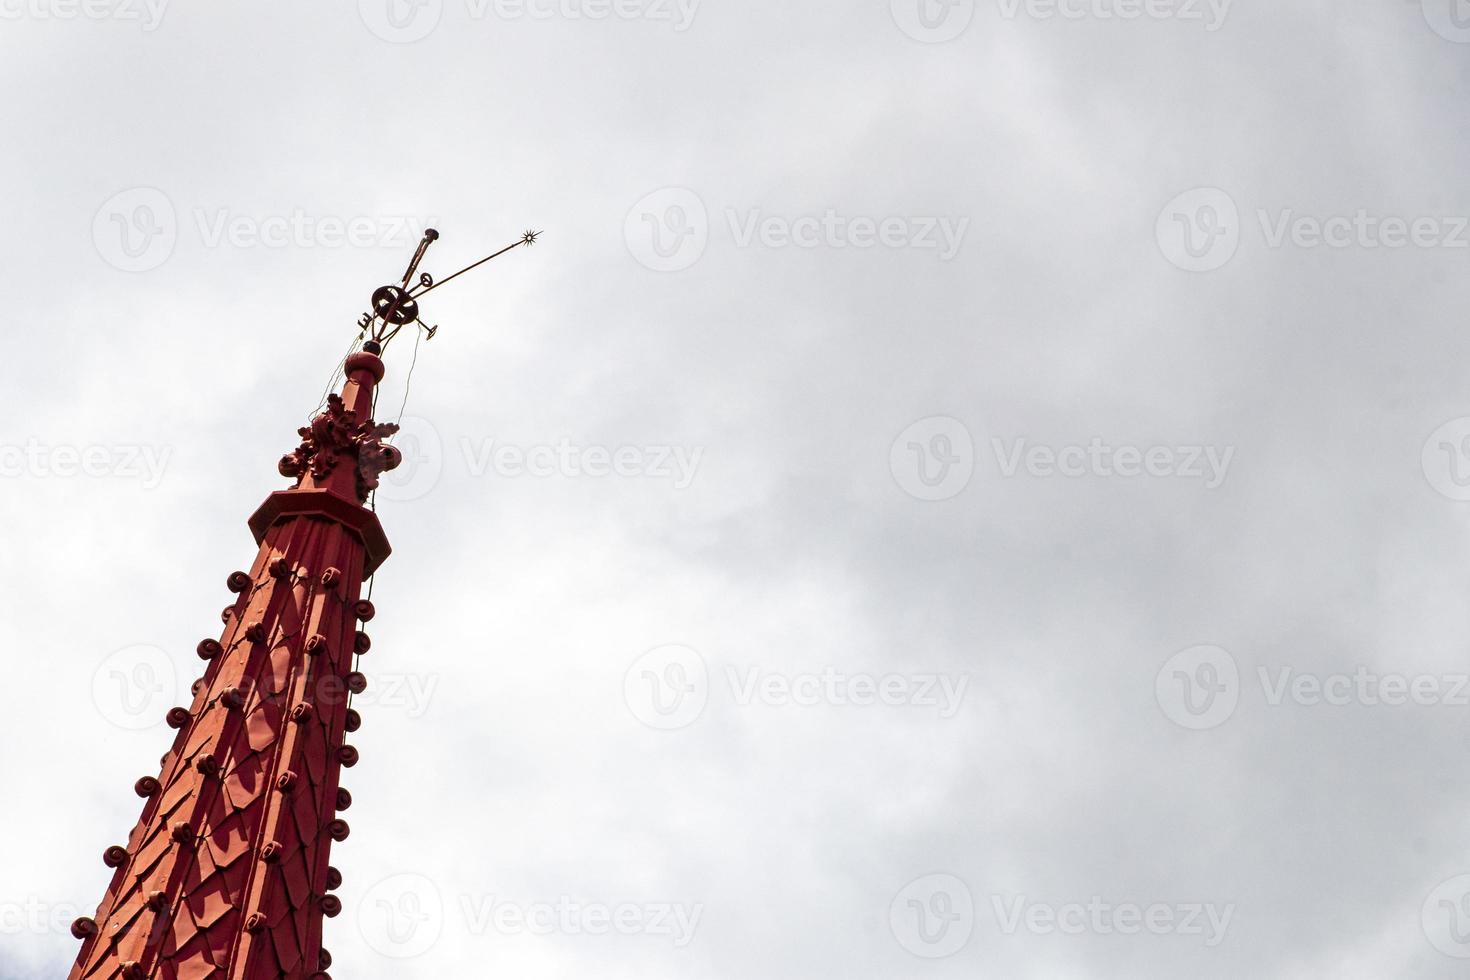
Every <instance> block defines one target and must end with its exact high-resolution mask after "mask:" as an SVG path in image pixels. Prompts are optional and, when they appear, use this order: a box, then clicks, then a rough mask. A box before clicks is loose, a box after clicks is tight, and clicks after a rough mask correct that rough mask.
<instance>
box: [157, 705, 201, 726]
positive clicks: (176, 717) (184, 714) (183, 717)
mask: <svg viewBox="0 0 1470 980" xmlns="http://www.w3.org/2000/svg"><path fill="white" fill-rule="evenodd" d="M193 717H194V716H193V715H192V714H190V713H189V709H188V708H169V709H168V714H167V715H166V716H165V717H164V721H167V722H168V727H170V728H174V729H178V728H183V727H184V726H185V725H187V724H189V721H190V719H192V718H193Z"/></svg>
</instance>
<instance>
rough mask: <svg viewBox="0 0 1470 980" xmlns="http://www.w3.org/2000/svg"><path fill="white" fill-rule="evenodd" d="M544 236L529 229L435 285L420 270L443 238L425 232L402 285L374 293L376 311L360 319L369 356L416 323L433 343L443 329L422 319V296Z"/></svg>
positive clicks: (372, 309)
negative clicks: (420, 307)
mask: <svg viewBox="0 0 1470 980" xmlns="http://www.w3.org/2000/svg"><path fill="white" fill-rule="evenodd" d="M540 236H541V232H539V231H531V230H530V229H527V230H526V231H525V232H524V233H523V234H522V235H521V238H520V241H518V242H514V243H512V244H510V245H507V246H506V247H505V248H502V249H501V250H500V251H498V252H495V253H492V254H490V255H487V256H485V257H484V258H483V259H481V260H480V261H478V262H474V263H471V264H470V265H467V266H465V267H464V268H463V269H460V270H459V271H458V272H456V273H454V275H452V276H448V277H446V278H444V279H442V280H440V281H439V282H435V281H434V277H433V276H431V275H429V274H428V273H427V272H419V271H418V270H419V263H420V262H422V261H423V258H424V253H425V252H426V251H428V249H429V246H430V245H432V244H433V243H434V242H436V241H438V239H439V233H438V232H437V231H435V230H434V229H433V228H429V229H427V230H425V231H424V237H423V240H422V241H420V242H419V247H418V249H417V250H415V252H414V253H413V258H412V259H411V260H409V263H408V269H407V270H406V271H405V272H404V273H403V280H402V282H400V283H399V284H398V285H389V286H380V287H378V288H377V289H376V290H374V291H373V299H372V308H371V309H370V310H368V311H367V312H366V313H364V314H362V316H361V317H359V318H358V321H357V326H358V328H359V330H361V332H362V336H364V337H366V338H367V339H365V340H364V341H363V344H362V349H363V350H364V351H366V352H368V353H369V354H381V353H383V349H384V348H385V347H387V346H388V342H389V341H390V340H392V339H393V338H394V337H396V336H398V331H400V330H402V329H403V328H404V327H405V326H407V325H408V324H410V323H412V324H416V325H417V326H418V328H419V329H420V330H422V331H424V339H425V340H433V339H434V334H436V333H438V332H439V326H438V324H435V325H434V326H432V327H431V326H429V325H428V324H427V323H425V322H424V321H423V320H422V319H420V318H419V302H418V301H419V298H420V297H421V296H423V295H424V294H425V293H428V292H430V291H432V290H435V289H438V288H439V287H440V286H442V285H444V284H445V283H447V282H449V281H450V280H451V279H454V278H456V277H458V276H462V275H464V274H465V273H466V272H469V271H470V270H471V269H476V268H479V267H480V266H482V265H484V264H485V263H486V262H489V261H490V260H491V259H495V258H499V257H500V256H502V255H504V254H505V253H506V252H509V251H510V250H511V249H513V248H519V247H520V246H522V245H534V244H536V239H537V238H539V237H540ZM415 273H417V274H418V281H417V282H414V283H413V285H411V286H410V285H409V283H410V282H411V281H412V280H413V278H414V275H415Z"/></svg>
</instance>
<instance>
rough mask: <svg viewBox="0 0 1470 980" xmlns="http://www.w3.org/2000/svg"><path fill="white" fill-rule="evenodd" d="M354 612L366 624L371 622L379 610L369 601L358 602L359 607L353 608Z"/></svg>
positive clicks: (361, 600)
mask: <svg viewBox="0 0 1470 980" xmlns="http://www.w3.org/2000/svg"><path fill="white" fill-rule="evenodd" d="M352 611H353V612H354V613H356V614H357V618H358V619H360V620H362V621H363V622H364V623H366V622H369V621H370V620H371V619H372V618H373V617H374V616H376V615H377V614H378V610H377V608H376V607H374V606H373V604H372V603H371V602H369V601H368V600H367V599H360V600H358V603H357V605H356V606H354V607H353V610H352Z"/></svg>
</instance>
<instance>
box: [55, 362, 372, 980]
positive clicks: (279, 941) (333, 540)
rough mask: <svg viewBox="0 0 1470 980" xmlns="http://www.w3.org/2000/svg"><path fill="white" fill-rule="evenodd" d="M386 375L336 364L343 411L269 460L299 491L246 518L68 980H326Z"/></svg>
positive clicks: (366, 615) (367, 607)
mask: <svg viewBox="0 0 1470 980" xmlns="http://www.w3.org/2000/svg"><path fill="white" fill-rule="evenodd" d="M382 377H383V365H382V362H381V361H380V360H378V358H377V357H375V356H373V355H371V354H366V353H359V354H355V355H353V356H352V357H351V358H349V359H348V362H347V383H346V385H345V386H344V388H343V392H342V395H341V397H340V399H339V398H338V397H337V396H335V395H334V396H333V400H332V402H331V404H330V405H329V407H328V409H327V411H325V412H323V413H322V414H321V415H320V416H318V417H317V419H315V420H314V421H313V424H312V426H311V427H310V428H308V429H303V430H302V439H303V441H302V444H301V446H300V448H298V449H297V450H295V451H294V452H293V453H291V454H290V455H288V456H287V457H285V458H284V459H282V461H281V472H282V473H283V474H284V475H287V476H294V477H296V479H297V485H296V487H295V488H293V489H291V490H285V491H281V492H278V493H275V494H272V495H271V496H270V498H268V499H267V501H266V503H265V504H264V505H263V506H262V507H261V509H260V510H259V511H258V512H257V513H256V515H255V517H253V518H252V519H251V529H252V531H254V533H255V535H256V540H257V541H258V542H259V544H260V551H259V553H258V554H257V556H256V559H255V564H254V565H253V566H252V567H251V570H250V571H249V572H248V573H244V572H236V573H234V574H233V575H231V576H230V577H229V581H228V585H229V588H230V589H231V590H233V591H235V592H237V593H238V596H237V599H236V601H235V603H234V605H233V606H232V607H230V608H228V609H227V610H226V612H225V629H224V633H223V634H222V635H221V636H220V638H219V639H218V640H215V639H213V638H209V639H205V640H203V641H201V642H200V644H199V656H200V657H201V658H202V659H203V660H205V661H206V666H205V671H204V676H203V678H201V679H200V681H198V682H197V683H196V684H195V688H194V695H195V696H194V701H193V704H192V706H191V707H189V708H182V707H180V708H175V709H174V710H173V711H171V712H170V713H169V717H168V722H169V724H170V725H171V726H172V727H173V728H175V729H177V735H176V737H175V739H174V744H173V747H172V748H171V749H170V750H169V752H168V754H167V755H165V756H164V758H163V763H162V771H161V772H160V774H159V776H158V778H156V779H155V778H153V777H144V778H143V779H140V780H139V781H138V783H137V786H136V790H137V793H138V795H139V796H140V797H143V799H144V807H143V814H142V817H141V818H140V819H139V821H138V825H137V827H136V828H135V829H134V830H133V832H132V834H131V836H130V837H129V838H128V842H127V845H126V846H122V845H119V846H115V847H112V848H109V849H108V850H107V852H106V853H105V854H104V856H103V860H104V862H105V863H106V864H107V865H108V866H109V867H111V868H114V869H115V870H114V873H113V878H112V884H111V886H110V887H109V889H108V891H107V895H106V897H105V898H104V899H103V901H102V904H101V905H100V906H99V907H98V910H97V915H96V917H95V918H88V919H79V920H78V921H77V923H76V925H75V926H74V927H73V932H74V933H75V934H76V935H77V938H79V939H82V940H83V945H82V950H81V953H80V955H79V956H78V959H77V963H76V966H75V967H73V968H72V972H71V974H70V980H111V978H122V980H143V978H158V980H206V978H218V980H265V978H271V980H307V978H317V980H322V978H325V977H327V974H326V972H325V971H326V970H327V969H328V968H329V966H330V964H331V958H330V956H329V955H327V954H326V953H325V952H324V951H323V949H322V928H323V920H324V919H325V918H326V917H330V916H334V915H336V914H337V913H338V912H340V911H341V907H342V906H341V902H340V900H339V899H338V898H337V897H336V896H335V895H333V894H332V892H333V890H334V889H336V888H337V887H338V886H340V885H341V880H342V879H341V875H340V874H339V873H338V872H337V871H336V869H335V868H333V867H331V866H330V865H329V864H328V860H329V855H330V852H331V848H332V844H333V843H334V842H340V841H342V840H344V839H346V837H347V835H348V833H349V827H348V825H347V823H346V821H345V820H343V819H342V818H341V816H340V813H339V811H341V810H345V809H346V808H347V807H348V806H350V805H351V800H352V797H351V796H350V794H348V793H347V791H346V790H344V789H342V788H341V786H340V777H341V772H342V769H343V768H344V767H351V766H352V765H355V764H356V762H357V750H356V749H354V748H353V747H352V746H350V745H347V744H346V742H345V738H346V734H347V733H348V732H351V731H355V730H356V728H357V726H358V724H359V723H360V719H358V718H357V716H356V713H355V712H353V711H352V710H351V709H350V707H349V700H350V696H351V689H352V688H355V687H358V686H359V685H360V676H358V675H356V665H355V657H356V656H358V655H360V654H361V653H364V652H366V650H367V648H368V646H369V645H370V643H369V641H368V640H367V637H366V634H364V633H361V632H360V630H359V623H360V622H365V621H366V620H368V619H371V618H372V615H373V609H372V604H371V603H369V602H366V601H364V600H363V599H362V598H361V592H362V583H363V580H364V578H365V576H367V575H370V574H371V573H372V570H373V569H374V568H376V567H377V565H378V564H379V563H380V562H381V561H382V560H383V559H384V558H386V557H387V554H388V542H387V539H386V538H385V537H384V535H383V532H382V528H381V527H380V526H379V525H378V520H377V517H376V515H374V514H373V513H372V512H371V511H370V510H368V509H366V508H365V507H364V506H363V504H364V502H365V500H366V498H367V494H368V493H369V492H370V491H371V489H372V488H373V487H375V486H377V480H378V476H379V474H380V473H381V472H382V471H383V470H385V469H391V468H392V467H394V466H396V465H397V463H398V455H397V451H396V450H394V449H392V447H390V446H386V445H384V444H383V443H382V442H381V440H382V438H384V437H385V436H388V435H391V434H392V432H393V431H394V427H393V426H378V425H375V424H374V423H373V422H372V421H371V413H372V396H373V390H374V387H375V386H376V385H377V383H378V382H379V381H381V380H382Z"/></svg>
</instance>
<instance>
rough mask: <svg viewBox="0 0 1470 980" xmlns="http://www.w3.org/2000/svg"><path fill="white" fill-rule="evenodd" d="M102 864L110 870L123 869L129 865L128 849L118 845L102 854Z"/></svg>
mask: <svg viewBox="0 0 1470 980" xmlns="http://www.w3.org/2000/svg"><path fill="white" fill-rule="evenodd" d="M102 863H103V864H105V865H107V866H108V867H109V868H121V867H122V866H123V865H125V864H127V863H128V849H127V848H126V847H120V846H118V845H117V844H114V845H112V846H111V847H109V848H108V849H107V850H105V851H103V852H102Z"/></svg>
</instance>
